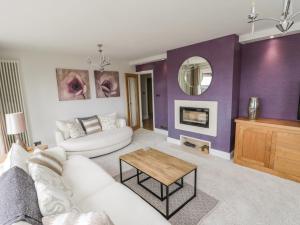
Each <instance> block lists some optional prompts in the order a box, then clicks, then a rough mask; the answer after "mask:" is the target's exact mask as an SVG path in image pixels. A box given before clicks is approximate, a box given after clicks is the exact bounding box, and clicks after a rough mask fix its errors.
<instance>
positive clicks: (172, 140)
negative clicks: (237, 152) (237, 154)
mask: <svg viewBox="0 0 300 225" xmlns="http://www.w3.org/2000/svg"><path fill="white" fill-rule="evenodd" d="M167 142H169V143H172V144H176V145H180V140H178V139H175V138H171V137H168V138H167ZM209 154H210V155H213V156H217V157H220V158H222V159H226V160H231V159H232V157H233V151H232V152H230V153H229V152H224V151H221V150H217V149H213V148H211V149H210V150H209Z"/></svg>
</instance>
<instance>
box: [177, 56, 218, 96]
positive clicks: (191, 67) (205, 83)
mask: <svg viewBox="0 0 300 225" xmlns="http://www.w3.org/2000/svg"><path fill="white" fill-rule="evenodd" d="M201 64H202V65H201ZM195 65H196V66H195ZM195 70H197V71H196V72H195ZM204 70H206V71H205V72H204ZM195 73H198V74H195ZM212 79H213V69H212V66H211V64H210V63H209V61H208V60H207V59H206V58H204V57H200V56H193V57H190V58H188V59H186V60H185V61H184V62H183V63H182V64H181V66H180V68H179V71H178V84H179V87H180V89H181V90H182V91H183V92H184V93H186V94H187V95H191V96H199V95H201V94H203V93H204V92H206V91H207V89H208V88H209V87H210V85H211V83H212ZM191 80H192V82H193V83H194V84H191Z"/></svg>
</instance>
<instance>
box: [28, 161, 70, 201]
mask: <svg viewBox="0 0 300 225" xmlns="http://www.w3.org/2000/svg"><path fill="white" fill-rule="evenodd" d="M28 170H29V175H30V176H31V177H32V179H33V180H34V181H35V182H41V183H44V184H46V185H49V186H52V187H55V188H57V189H59V190H62V191H64V192H65V193H67V194H68V195H69V196H72V195H73V192H72V189H71V188H70V187H69V186H68V185H67V184H66V183H65V181H64V180H63V178H62V177H61V176H59V175H58V174H57V173H55V172H53V171H52V170H50V169H49V168H47V167H45V166H41V165H39V164H35V163H29V164H28Z"/></svg>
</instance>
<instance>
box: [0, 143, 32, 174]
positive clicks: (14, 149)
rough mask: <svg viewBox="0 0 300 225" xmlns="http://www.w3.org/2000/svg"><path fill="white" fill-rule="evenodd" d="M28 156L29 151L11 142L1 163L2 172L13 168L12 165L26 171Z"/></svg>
mask: <svg viewBox="0 0 300 225" xmlns="http://www.w3.org/2000/svg"><path fill="white" fill-rule="evenodd" d="M29 157H30V153H28V152H27V151H26V150H25V149H24V148H22V146H20V145H18V144H15V143H14V144H12V146H11V148H10V150H9V152H8V154H7V156H6V159H5V161H4V163H3V167H2V173H4V172H6V171H7V170H9V169H10V168H13V167H14V166H17V167H19V168H21V169H23V170H24V171H25V172H26V173H28V167H27V160H28V159H29Z"/></svg>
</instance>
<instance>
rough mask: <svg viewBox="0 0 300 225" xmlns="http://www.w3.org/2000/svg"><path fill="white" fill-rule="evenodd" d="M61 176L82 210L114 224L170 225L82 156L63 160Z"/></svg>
mask: <svg viewBox="0 0 300 225" xmlns="http://www.w3.org/2000/svg"><path fill="white" fill-rule="evenodd" d="M55 151H57V150H55ZM58 151H59V148H58ZM62 153H63V152H62ZM1 166H2V165H0V176H1V174H2V168H1ZM63 179H64V180H65V182H66V183H67V184H68V186H70V187H71V189H72V192H73V197H72V198H73V201H74V203H75V204H76V206H77V207H78V208H79V209H80V210H81V211H82V212H83V213H84V212H97V211H102V210H103V211H104V212H105V213H106V214H107V215H108V216H109V217H110V219H111V220H112V222H113V223H114V225H171V224H170V223H169V222H168V221H167V220H166V219H165V218H164V217H163V216H162V215H161V214H160V213H158V212H157V211H156V210H155V209H154V208H152V207H151V206H150V205H149V204H148V203H146V202H145V201H144V200H142V198H140V197H139V196H138V195H136V194H135V193H134V192H132V191H131V190H130V189H128V188H127V187H126V186H124V185H122V184H120V183H118V182H116V181H115V180H114V179H113V178H112V177H111V176H110V175H109V174H108V173H107V172H106V171H104V170H103V169H102V168H101V167H100V166H99V165H98V164H96V163H94V162H93V161H92V160H91V159H88V158H86V157H84V156H80V155H76V156H70V157H69V159H68V160H66V161H64V164H63ZM14 225H30V224H28V223H26V222H18V223H16V224H14Z"/></svg>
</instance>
